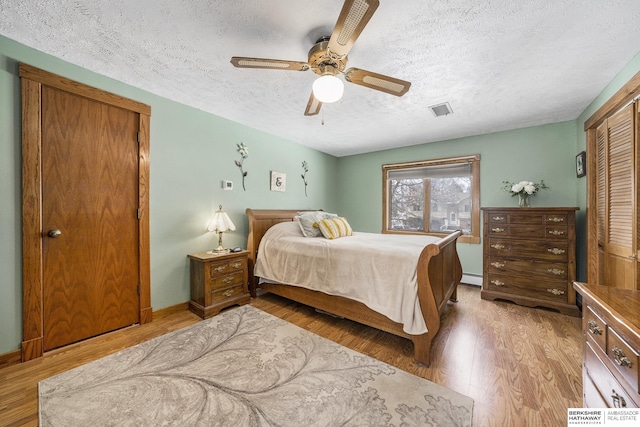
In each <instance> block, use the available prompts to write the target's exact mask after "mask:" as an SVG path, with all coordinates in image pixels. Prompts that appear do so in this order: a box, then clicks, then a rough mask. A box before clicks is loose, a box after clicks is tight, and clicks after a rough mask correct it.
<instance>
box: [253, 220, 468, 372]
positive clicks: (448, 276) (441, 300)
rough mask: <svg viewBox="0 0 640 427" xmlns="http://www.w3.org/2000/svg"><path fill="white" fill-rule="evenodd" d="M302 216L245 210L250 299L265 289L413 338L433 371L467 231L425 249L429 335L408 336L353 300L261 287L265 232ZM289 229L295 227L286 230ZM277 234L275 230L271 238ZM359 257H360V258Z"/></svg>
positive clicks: (422, 298) (419, 273)
mask: <svg viewBox="0 0 640 427" xmlns="http://www.w3.org/2000/svg"><path fill="white" fill-rule="evenodd" d="M298 212H300V211H297V210H257V209H247V210H246V213H247V217H248V220H249V236H248V242H247V249H248V251H249V289H250V292H251V296H252V297H256V296H257V289H258V288H260V289H261V290H263V291H266V292H270V293H273V294H276V295H280V296H282V297H285V298H288V299H291V300H294V301H297V302H300V303H302V304H305V305H308V306H311V307H314V308H317V309H319V310H322V311H325V312H328V313H330V314H333V315H336V316H339V317H344V318H346V319H350V320H353V321H355V322H359V323H362V324H365V325H368V326H371V327H374V328H377V329H380V330H383V331H386V332H389V333H392V334H394V335H398V336H401V337H404V338H407V339H410V340H411V341H412V342H413V345H414V358H415V359H416V360H417V361H418V362H420V363H422V364H425V365H427V366H428V365H429V364H430V362H431V357H430V356H431V342H432V341H433V339H434V337H435V336H436V334H437V333H438V330H439V329H440V318H441V316H442V313H443V311H444V309H445V308H446V306H447V302H448V301H449V300H453V301H455V300H456V296H457V293H456V290H457V286H458V284H459V283H460V279H461V278H462V267H461V265H460V259H459V258H458V253H457V250H456V243H457V239H458V237H459V236H460V235H461V234H462V232H461V231H455V232H453V233H451V234H448V235H446V236H444V237H442V238H440V237H437V238H435V239H432V240H433V241H432V242H431V243H428V244H426V245H425V246H424V247H422V246H421V249H420V251H419V253H418V257H417V258H418V261H417V267H416V271H415V272H414V275H415V277H416V281H417V298H416V299H417V302H418V303H417V307H418V310H419V311H420V313H421V317H422V318H423V320H424V326H425V328H424V329H425V330H424V332H422V333H408V332H407V331H406V329H407V328H406V327H405V325H404V324H403V323H401V322H400V321H397V320H398V319H396V320H391V318H389V317H387V316H385V315H384V314H381V313H379V312H378V311H375V310H373V309H371V308H369V306H367V305H366V304H365V303H363V302H360V301H357V300H354V298H349V297H345V296H340V295H335V294H329V293H326V292H322V291H319V290H314V289H306V288H303V287H301V286H297V285H296V284H295V283H291V282H286V283H289V284H285V283H280V282H271V281H268V282H261V281H260V280H259V279H260V278H259V277H257V276H255V275H254V269H255V267H256V261H257V256H258V248H259V247H260V242H261V240H262V238H263V237H264V235H265V233H267V231H268V230H269V229H270V228H271V227H273V226H274V225H276V224H279V223H282V222H292V221H294V217H295V216H296V215H297V213H298ZM284 227H290V226H286V225H285V226H284ZM276 229H277V227H276ZM276 229H274V230H272V233H273V231H276ZM354 234H358V233H354ZM380 236H386V235H380ZM349 238H350V237H347V238H346V239H349ZM320 239H322V238H320ZM308 240H313V239H308ZM315 243H318V242H315ZM354 256H355V257H356V258H358V257H359V256H360V255H359V254H358V255H354Z"/></svg>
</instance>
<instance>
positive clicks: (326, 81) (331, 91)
mask: <svg viewBox="0 0 640 427" xmlns="http://www.w3.org/2000/svg"><path fill="white" fill-rule="evenodd" d="M343 93H344V83H343V82H342V80H340V79H339V78H338V77H336V76H335V75H333V74H331V73H327V74H324V75H322V76H320V77H318V78H317V79H316V81H315V82H313V96H314V97H315V98H316V99H317V100H318V101H320V102H322V103H323V104H330V103H332V102H336V101H339V100H340V98H342V94H343Z"/></svg>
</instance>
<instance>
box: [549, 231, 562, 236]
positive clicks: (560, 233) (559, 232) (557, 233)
mask: <svg viewBox="0 0 640 427" xmlns="http://www.w3.org/2000/svg"><path fill="white" fill-rule="evenodd" d="M549 234H551V235H553V236H562V235H563V234H564V231H560V230H549Z"/></svg>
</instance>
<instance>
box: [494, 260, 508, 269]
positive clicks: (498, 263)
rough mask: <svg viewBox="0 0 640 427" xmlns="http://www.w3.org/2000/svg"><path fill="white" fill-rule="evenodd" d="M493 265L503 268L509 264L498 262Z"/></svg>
mask: <svg viewBox="0 0 640 427" xmlns="http://www.w3.org/2000/svg"><path fill="white" fill-rule="evenodd" d="M491 265H493V266H494V267H495V268H502V267H504V266H505V265H507V264H505V263H504V262H497V261H496V262H492V263H491Z"/></svg>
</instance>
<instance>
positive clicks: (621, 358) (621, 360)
mask: <svg viewBox="0 0 640 427" xmlns="http://www.w3.org/2000/svg"><path fill="white" fill-rule="evenodd" d="M611 351H612V352H613V361H614V362H616V364H617V365H618V366H624V367H627V368H630V367H631V365H632V363H631V360H629V358H628V357H627V356H625V355H624V351H622V349H619V348H618V347H615V346H614V347H613V348H612V349H611Z"/></svg>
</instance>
